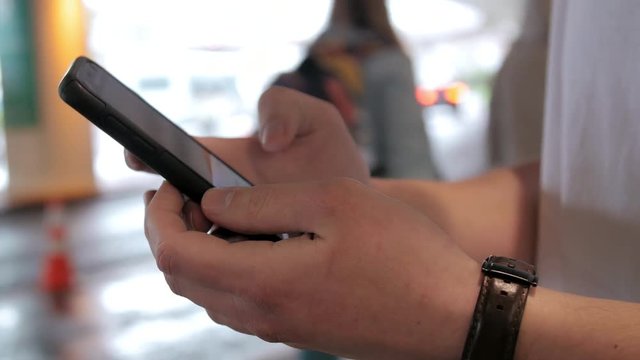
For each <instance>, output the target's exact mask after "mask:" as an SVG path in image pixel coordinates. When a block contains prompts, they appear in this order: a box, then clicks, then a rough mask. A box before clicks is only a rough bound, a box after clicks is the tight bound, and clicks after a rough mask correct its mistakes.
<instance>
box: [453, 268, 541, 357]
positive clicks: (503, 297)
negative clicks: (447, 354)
mask: <svg viewBox="0 0 640 360" xmlns="http://www.w3.org/2000/svg"><path fill="white" fill-rule="evenodd" d="M487 262H490V263H489V265H487ZM493 265H495V266H496V268H497V269H499V271H492V269H494V268H493ZM505 268H506V269H507V270H506V271H505V270H504V269H505ZM509 269H513V274H517V275H518V276H519V275H521V274H522V273H525V274H531V275H532V277H531V279H532V280H531V281H523V280H522V279H521V276H520V277H515V278H514V277H513V276H511V275H510V274H509V271H510V270H509ZM483 271H484V272H485V276H484V279H483V283H482V288H481V290H480V293H479V294H478V300H477V302H476V307H475V310H474V313H473V318H472V321H471V326H470V328H469V334H468V336H467V340H466V343H465V347H464V351H463V354H462V359H463V360H475V359H501V360H502V359H503V360H508V359H509V360H510V359H513V355H514V352H515V347H516V342H517V339H518V332H519V330H520V323H521V321H522V315H523V313H524V308H525V304H526V301H527V295H528V293H529V286H530V285H533V286H535V285H536V284H537V278H536V277H535V268H534V267H533V266H532V265H529V264H527V263H524V262H522V261H518V260H513V259H509V258H504V257H495V256H494V257H489V258H487V260H486V261H485V264H483ZM505 272H506V274H505Z"/></svg>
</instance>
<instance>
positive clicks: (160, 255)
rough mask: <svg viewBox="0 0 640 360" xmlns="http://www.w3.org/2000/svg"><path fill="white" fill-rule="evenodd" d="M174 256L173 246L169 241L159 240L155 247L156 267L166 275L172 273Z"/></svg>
mask: <svg viewBox="0 0 640 360" xmlns="http://www.w3.org/2000/svg"><path fill="white" fill-rule="evenodd" d="M175 256H176V249H175V246H174V245H173V244H172V243H171V242H169V241H160V243H159V244H158V246H157V247H156V256H155V257H156V264H157V266H158V269H160V271H162V272H163V273H165V274H167V275H172V274H173V273H174V270H175V268H174V261H175Z"/></svg>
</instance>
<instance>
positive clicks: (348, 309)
mask: <svg viewBox="0 0 640 360" xmlns="http://www.w3.org/2000/svg"><path fill="white" fill-rule="evenodd" d="M259 110H260V128H261V131H260V132H259V134H258V136H256V137H253V138H249V139H242V140H220V139H207V140H206V141H207V143H206V145H207V146H210V147H211V148H213V149H214V150H215V151H216V152H218V153H219V154H220V155H221V156H222V157H223V158H224V159H225V160H227V161H229V162H230V163H231V164H232V166H234V167H236V168H237V169H239V170H240V171H241V172H243V173H244V174H246V175H247V176H249V177H250V178H251V179H253V180H254V182H255V183H256V184H260V185H257V186H254V187H252V188H225V189H211V190H209V191H208V192H207V193H206V195H205V197H204V198H203V200H202V206H201V207H198V206H194V205H193V204H189V203H187V204H185V202H184V200H183V198H182V196H181V195H180V194H179V192H178V191H177V190H176V189H175V188H173V187H172V186H171V185H169V184H167V183H165V184H163V185H162V186H161V187H160V189H158V191H157V192H148V193H146V194H145V203H146V204H147V211H146V218H145V232H146V235H147V239H148V240H149V244H150V247H151V251H152V253H153V255H154V256H155V258H156V260H157V263H158V267H159V268H160V270H161V271H162V272H163V273H164V274H165V277H166V279H167V283H168V284H169V286H170V288H171V289H172V290H173V291H174V292H175V293H176V294H179V295H181V296H184V297H186V298H188V299H190V300H191V301H193V302H194V303H196V304H198V305H200V306H202V307H203V308H204V309H206V311H207V313H208V314H209V316H210V317H211V318H212V319H213V320H214V321H216V322H218V323H221V324H225V325H227V326H229V327H231V328H233V329H236V330H238V331H241V332H244V333H247V334H253V335H256V336H259V337H261V338H263V339H265V340H267V341H274V342H284V343H287V344H290V345H292V346H297V347H303V348H310V349H316V350H320V351H325V352H330V353H334V354H337V355H341V356H346V357H350V358H367V359H398V358H402V359H425V358H428V359H457V358H459V357H460V355H461V353H462V347H463V344H464V339H465V337H466V333H467V330H468V327H469V324H470V320H471V314H472V312H473V308H474V305H475V301H476V297H477V294H478V290H479V286H480V279H481V273H480V270H479V269H480V264H479V262H478V260H480V259H482V258H484V257H486V256H487V255H489V254H492V253H495V254H499V255H507V256H517V257H521V258H526V259H532V258H533V255H534V254H533V251H532V249H533V248H534V245H535V244H534V240H533V239H534V238H535V236H534V233H533V231H532V230H533V229H535V217H536V216H535V213H536V208H537V204H536V200H535V199H536V198H537V185H534V184H536V183H537V181H536V178H537V165H535V164H534V165H530V166H527V167H523V168H519V169H511V170H501V171H497V172H493V173H490V174H487V175H485V176H483V177H480V178H477V179H472V180H469V181H465V182H459V183H451V184H437V183H429V182H406V181H395V180H384V181H383V180H376V179H373V180H372V179H369V177H368V174H367V172H366V167H364V164H363V162H362V160H361V159H360V158H359V156H358V155H357V149H355V147H354V146H353V144H352V142H351V140H350V138H349V137H348V135H347V133H346V129H345V127H344V124H343V123H342V122H341V119H340V117H339V115H338V113H337V111H336V110H335V109H333V108H331V107H330V106H329V105H328V104H327V103H323V102H321V101H317V100H314V99H312V98H309V97H307V96H305V95H301V94H299V93H296V92H294V91H291V90H286V89H279V88H274V89H271V90H268V91H267V92H266V93H265V94H264V95H263V97H262V98H261V101H260V107H259ZM325 152H327V153H328V154H326V153H325ZM251 156H258V157H257V159H262V160H264V162H262V161H255V160H252V159H249V158H250V157H251ZM127 159H128V160H127V161H128V163H129V164H130V166H132V167H134V168H138V169H141V168H142V167H141V166H140V164H139V163H136V160H135V159H134V158H133V157H131V156H130V155H127ZM316 159H317V160H316ZM276 164H277V165H278V166H279V167H275V165H276ZM249 174H250V175H249ZM487 206H490V209H491V211H487V209H488V208H487ZM211 221H212V222H215V223H216V224H219V225H221V226H224V227H227V228H229V229H231V230H235V231H238V232H241V233H255V234H259V233H278V232H286V231H300V232H303V233H305V235H303V236H301V237H297V238H292V239H288V240H283V241H280V242H276V243H273V242H267V241H244V242H236V243H229V242H226V241H224V240H222V239H218V238H215V237H213V236H210V235H206V234H205V233H203V232H202V230H204V229H206V228H207V225H209V224H210V222H211ZM311 234H313V235H311ZM639 356H640V306H639V305H638V304H634V303H624V302H618V301H611V300H603V299H593V298H586V297H579V296H575V295H570V294H564V293H560V292H556V291H551V290H548V289H545V288H543V287H538V288H536V289H534V290H533V291H532V293H531V295H530V297H529V300H528V303H527V307H526V309H525V313H524V318H523V322H522V326H521V330H520V336H519V338H518V344H517V347H516V358H517V359H551V358H580V359H637V358H638V357H639Z"/></svg>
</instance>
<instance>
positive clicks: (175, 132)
mask: <svg viewBox="0 0 640 360" xmlns="http://www.w3.org/2000/svg"><path fill="white" fill-rule="evenodd" d="M84 65H85V66H82V67H81V68H80V69H79V71H78V77H79V78H80V79H83V84H84V85H85V86H86V87H87V88H88V90H89V91H90V92H92V93H94V94H95V95H96V96H97V97H98V98H101V99H102V100H103V101H104V102H106V103H107V104H109V105H110V106H111V107H112V108H114V109H117V111H118V112H120V113H121V114H122V116H123V117H124V118H126V119H127V120H128V122H129V123H130V124H132V125H134V126H136V127H138V129H139V130H140V131H141V132H142V133H144V134H145V135H146V136H148V137H149V138H151V139H153V140H154V141H156V142H157V143H158V144H159V145H161V146H162V147H163V148H164V149H166V151H168V152H169V153H171V154H172V155H173V156H175V157H176V158H178V159H180V161H182V162H183V163H184V164H185V165H187V166H188V167H190V168H191V169H193V170H194V171H195V172H196V173H198V175H200V176H201V177H202V178H203V179H205V180H208V181H209V182H210V183H211V184H212V185H213V186H215V187H228V186H251V183H250V182H249V181H247V180H246V179H245V178H243V177H242V176H241V175H240V174H238V173H236V172H235V171H233V170H232V169H231V168H230V167H229V166H227V165H226V164H225V163H224V162H223V161H222V160H220V159H218V158H217V157H215V156H214V155H213V154H211V153H210V152H209V151H207V150H206V149H204V148H203V147H202V146H201V145H200V144H199V143H198V142H197V141H196V140H194V139H193V138H192V137H191V136H189V135H188V134H187V133H186V132H184V131H183V130H182V129H180V128H179V127H178V126H177V125H175V124H174V123H173V122H171V121H170V120H169V119H168V118H167V117H165V116H164V115H162V114H161V113H160V112H159V111H158V110H156V109H154V108H153V107H152V106H150V105H149V104H148V103H147V102H146V101H144V100H143V99H142V98H141V97H140V96H139V95H137V94H136V93H134V92H133V91H132V90H130V89H129V88H127V87H126V86H124V85H123V84H122V83H121V82H120V81H118V80H116V79H115V78H114V77H112V76H111V75H110V74H109V73H107V72H106V71H104V70H103V69H102V68H100V67H99V66H97V65H95V64H94V63H92V62H86V63H85V64H84Z"/></svg>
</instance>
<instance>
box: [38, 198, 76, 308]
mask: <svg viewBox="0 0 640 360" xmlns="http://www.w3.org/2000/svg"><path fill="white" fill-rule="evenodd" d="M63 211H64V205H63V204H62V202H58V201H54V202H51V203H49V204H47V206H46V207H45V211H44V222H45V227H46V229H45V230H46V232H47V237H48V239H49V241H50V242H51V243H50V245H49V252H48V253H47V254H46V255H45V259H44V265H43V267H42V288H43V290H44V291H45V292H46V293H47V294H49V295H50V296H51V299H52V300H53V302H54V305H55V306H56V308H64V307H66V304H67V300H68V297H69V294H70V292H71V289H72V286H73V281H74V272H73V266H72V264H71V260H70V259H69V256H68V254H67V248H66V239H67V229H66V226H65V225H66V224H65V222H64V219H63Z"/></svg>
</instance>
